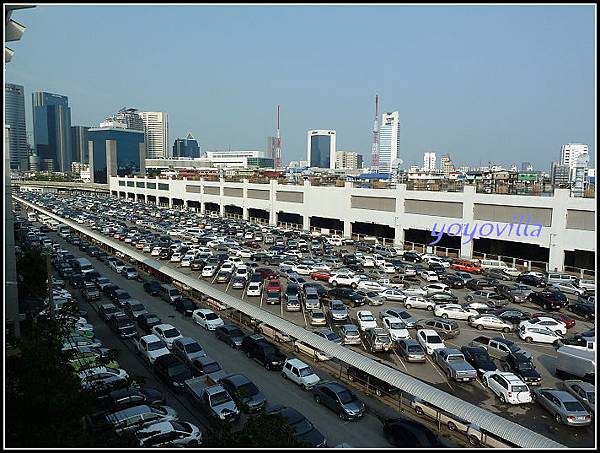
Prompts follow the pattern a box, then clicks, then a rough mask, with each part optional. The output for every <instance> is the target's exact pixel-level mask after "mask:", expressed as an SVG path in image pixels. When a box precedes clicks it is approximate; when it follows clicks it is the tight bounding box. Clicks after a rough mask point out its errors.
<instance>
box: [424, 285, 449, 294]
mask: <svg viewBox="0 0 600 453" xmlns="http://www.w3.org/2000/svg"><path fill="white" fill-rule="evenodd" d="M423 289H424V290H425V291H427V295H428V296H431V295H432V294H435V293H451V292H452V291H451V290H450V287H449V286H448V285H446V284H445V283H430V284H429V285H425V286H423Z"/></svg>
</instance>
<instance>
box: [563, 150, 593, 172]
mask: <svg viewBox="0 0 600 453" xmlns="http://www.w3.org/2000/svg"><path fill="white" fill-rule="evenodd" d="M582 154H588V145H584V144H583V143H567V144H566V145H563V146H562V148H561V150H560V163H561V165H568V166H569V168H570V169H571V170H572V169H573V168H575V164H576V163H577V159H578V158H579V156H581V155H582Z"/></svg>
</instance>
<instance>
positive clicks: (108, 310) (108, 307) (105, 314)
mask: <svg viewBox="0 0 600 453" xmlns="http://www.w3.org/2000/svg"><path fill="white" fill-rule="evenodd" d="M115 313H121V310H119V308H118V307H117V306H116V305H114V304H101V305H100V306H99V307H98V314H99V315H100V317H101V318H102V319H104V320H105V321H106V322H108V320H109V319H110V318H111V316H112V315H114V314H115Z"/></svg>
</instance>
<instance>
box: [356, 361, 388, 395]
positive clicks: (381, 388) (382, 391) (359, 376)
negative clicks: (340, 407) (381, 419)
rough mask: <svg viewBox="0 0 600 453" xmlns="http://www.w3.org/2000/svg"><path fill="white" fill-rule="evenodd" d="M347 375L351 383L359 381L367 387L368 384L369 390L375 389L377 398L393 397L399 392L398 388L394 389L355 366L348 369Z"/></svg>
mask: <svg viewBox="0 0 600 453" xmlns="http://www.w3.org/2000/svg"><path fill="white" fill-rule="evenodd" d="M346 373H347V375H348V380H349V381H350V382H354V381H358V382H359V383H360V384H361V385H363V386H365V387H366V386H367V384H368V386H369V388H370V389H373V390H374V391H375V395H377V396H382V395H392V394H394V393H397V392H398V390H399V389H398V387H394V386H393V385H392V384H389V383H388V382H386V381H383V380H381V379H379V378H376V377H375V376H371V375H370V374H369V373H367V372H365V371H363V370H361V369H359V368H356V367H353V366H350V367H348V369H347V370H346Z"/></svg>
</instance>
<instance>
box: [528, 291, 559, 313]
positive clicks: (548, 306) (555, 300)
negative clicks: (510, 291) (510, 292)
mask: <svg viewBox="0 0 600 453" xmlns="http://www.w3.org/2000/svg"><path fill="white" fill-rule="evenodd" d="M527 300H528V301H529V302H531V303H533V304H535V305H538V306H540V307H543V308H544V310H560V309H561V308H564V307H566V306H567V305H568V299H567V296H565V295H564V294H563V293H561V292H559V291H551V290H544V291H540V292H533V293H531V294H530V295H529V296H527Z"/></svg>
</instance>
